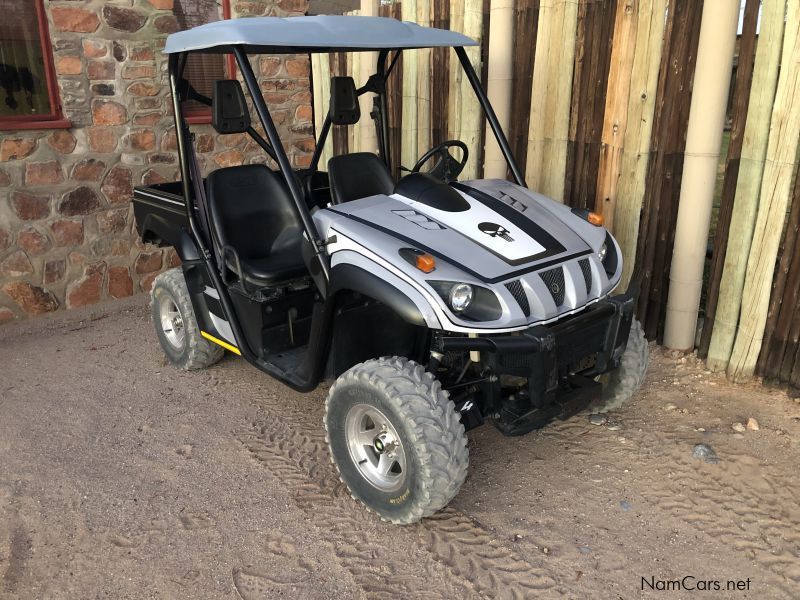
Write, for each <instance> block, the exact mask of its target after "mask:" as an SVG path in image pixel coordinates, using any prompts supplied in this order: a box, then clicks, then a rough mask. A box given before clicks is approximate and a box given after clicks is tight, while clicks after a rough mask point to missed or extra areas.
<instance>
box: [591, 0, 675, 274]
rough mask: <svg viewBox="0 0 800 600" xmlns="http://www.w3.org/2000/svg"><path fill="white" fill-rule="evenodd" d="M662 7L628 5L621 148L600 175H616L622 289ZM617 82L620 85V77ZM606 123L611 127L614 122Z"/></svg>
mask: <svg viewBox="0 0 800 600" xmlns="http://www.w3.org/2000/svg"><path fill="white" fill-rule="evenodd" d="M666 8H667V0H638V1H636V2H635V3H634V4H633V5H632V9H633V11H632V16H633V18H635V20H636V30H635V32H631V33H632V35H633V36H634V42H633V57H632V62H631V64H630V67H629V68H630V83H629V84H628V86H627V87H628V93H627V100H626V106H625V109H624V114H625V131H624V133H622V134H621V136H622V152H621V156H620V159H619V167H618V170H619V174H618V175H616V176H615V175H614V169H615V167H614V163H613V162H612V161H610V160H609V161H608V162H607V163H606V166H605V168H606V169H608V170H609V171H610V173H607V174H606V175H604V178H606V179H604V181H608V182H609V183H608V185H609V186H611V185H612V181H614V180H615V181H616V189H615V190H614V192H613V193H614V194H615V197H616V200H615V201H614V204H615V206H614V217H613V226H614V237H615V238H616V240H617V243H619V245H620V248H621V249H622V261H623V267H622V281H621V283H620V289H622V290H624V289H627V287H628V284H629V283H630V279H631V275H632V273H633V267H634V264H635V262H636V240H637V238H638V236H639V219H640V215H641V212H642V203H643V201H644V194H645V184H646V180H647V168H648V163H649V160H650V137H651V135H652V128H653V115H654V112H655V105H656V90H657V87H658V69H659V65H660V64H661V51H662V41H663V38H664V14H665V12H666ZM623 10H624V9H623ZM618 11H619V9H618ZM616 40H617V32H616V30H615V31H614V42H615V44H616ZM612 52H613V50H612ZM619 52H620V53H624V49H620V50H619ZM616 62H617V60H616V57H615V56H614V55H613V54H612V57H611V65H612V69H613V68H614V65H615V63H616ZM620 77H621V78H624V77H625V76H624V75H623V74H620ZM618 85H620V86H622V87H624V84H622V83H620V84H618ZM620 92H621V90H620V89H617V90H616V91H615V94H616V93H620ZM609 93H610V90H609ZM608 102H609V101H607V103H608ZM617 114H619V113H617ZM613 118H614V114H610V115H609V116H608V117H607V119H606V120H607V121H608V120H611V119H613ZM610 127H612V128H613V125H611V126H610ZM604 129H605V125H604ZM610 193H611V192H610ZM600 197H601V198H602V197H603V196H600Z"/></svg>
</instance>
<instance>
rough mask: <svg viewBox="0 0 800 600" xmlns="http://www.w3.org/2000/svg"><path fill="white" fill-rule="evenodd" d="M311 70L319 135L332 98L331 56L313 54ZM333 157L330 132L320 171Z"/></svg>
mask: <svg viewBox="0 0 800 600" xmlns="http://www.w3.org/2000/svg"><path fill="white" fill-rule="evenodd" d="M311 70H312V79H313V82H314V83H313V87H314V90H313V92H314V130H315V131H316V132H317V133H319V132H320V131H322V124H323V123H324V122H325V117H327V115H328V103H329V102H330V97H331V67H330V55H329V54H328V53H326V52H318V53H314V54H312V55H311ZM331 156H333V132H332V131H329V132H328V138H327V139H326V140H325V145H324V146H323V147H322V153H321V154H320V159H319V164H320V169H322V170H323V171H324V170H327V168H328V160H329V159H330V158H331Z"/></svg>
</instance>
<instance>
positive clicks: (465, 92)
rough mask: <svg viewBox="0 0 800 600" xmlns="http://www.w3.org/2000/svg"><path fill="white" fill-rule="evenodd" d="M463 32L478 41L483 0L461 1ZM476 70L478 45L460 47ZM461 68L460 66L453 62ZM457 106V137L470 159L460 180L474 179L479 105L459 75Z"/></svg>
mask: <svg viewBox="0 0 800 600" xmlns="http://www.w3.org/2000/svg"><path fill="white" fill-rule="evenodd" d="M463 33H464V35H466V36H468V37H471V38H472V39H474V40H476V41H477V42H478V43H479V44H480V42H481V37H482V33H483V0H465V2H464V31H463ZM464 50H465V52H466V53H467V56H468V57H469V60H470V62H471V63H472V66H473V68H474V69H475V72H476V73H480V72H481V48H480V45H478V46H470V47H468V48H465V49H464ZM453 66H454V68H455V69H457V70H458V71H461V70H462V69H461V66H460V65H458V64H454V65H453ZM459 95H460V96H461V101H460V103H459V105H460V109H461V117H460V128H459V138H458V139H460V140H461V141H462V142H464V143H465V144H466V145H467V148H469V154H470V159H469V162H467V166H466V167H465V168H464V171H463V173H462V174H461V178H462V179H476V178H477V177H478V173H479V172H480V165H481V162H482V158H483V157H482V152H481V150H482V148H481V143H480V142H481V107H480V103H479V102H478V98H477V96H475V92H473V90H472V86H471V85H470V83H469V81H468V80H467V78H466V77H464V76H462V77H461V82H460V91H459Z"/></svg>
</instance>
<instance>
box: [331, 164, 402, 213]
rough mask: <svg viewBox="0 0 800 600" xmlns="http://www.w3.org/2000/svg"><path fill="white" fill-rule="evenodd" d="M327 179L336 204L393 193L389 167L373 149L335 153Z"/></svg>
mask: <svg viewBox="0 0 800 600" xmlns="http://www.w3.org/2000/svg"><path fill="white" fill-rule="evenodd" d="M328 178H329V179H330V186H331V200H333V203H334V204H343V203H344V202H349V201H350V200H358V199H359V198H366V197H368V196H377V195H380V194H386V195H387V196H388V195H389V194H393V193H394V179H392V174H391V173H390V172H389V167H387V166H386V163H385V162H383V160H381V159H380V158H379V157H378V156H377V155H375V154H373V153H372V152H354V153H353V154H342V155H340V156H334V157H333V158H331V159H330V160H329V161H328Z"/></svg>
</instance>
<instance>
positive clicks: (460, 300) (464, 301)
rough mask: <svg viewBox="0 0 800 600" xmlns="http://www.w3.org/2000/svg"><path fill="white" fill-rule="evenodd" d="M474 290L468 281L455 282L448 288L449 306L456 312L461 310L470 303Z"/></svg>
mask: <svg viewBox="0 0 800 600" xmlns="http://www.w3.org/2000/svg"><path fill="white" fill-rule="evenodd" d="M473 294H474V292H473V289H472V286H471V285H469V284H468V283H457V284H455V285H454V286H453V287H452V288H450V294H449V295H448V297H449V299H450V308H452V309H453V310H454V311H456V312H459V313H460V312H462V311H464V310H466V309H467V307H468V306H469V305H470V304H471V303H472V296H473Z"/></svg>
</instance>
